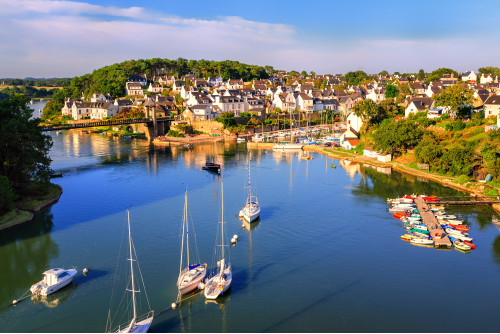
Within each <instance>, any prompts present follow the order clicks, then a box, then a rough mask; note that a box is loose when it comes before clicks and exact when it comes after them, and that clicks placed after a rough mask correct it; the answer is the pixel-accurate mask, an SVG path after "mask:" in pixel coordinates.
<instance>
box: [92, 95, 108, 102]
mask: <svg viewBox="0 0 500 334" xmlns="http://www.w3.org/2000/svg"><path fill="white" fill-rule="evenodd" d="M90 102H113V98H112V97H111V96H109V95H107V94H106V95H104V94H100V93H94V94H92V97H91V98H90Z"/></svg>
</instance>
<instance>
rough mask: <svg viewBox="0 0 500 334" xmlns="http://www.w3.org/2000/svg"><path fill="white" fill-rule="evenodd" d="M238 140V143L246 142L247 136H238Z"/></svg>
mask: <svg viewBox="0 0 500 334" xmlns="http://www.w3.org/2000/svg"><path fill="white" fill-rule="evenodd" d="M236 141H237V142H238V143H244V142H245V138H241V137H238V138H236Z"/></svg>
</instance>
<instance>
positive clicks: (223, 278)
mask: <svg viewBox="0 0 500 334" xmlns="http://www.w3.org/2000/svg"><path fill="white" fill-rule="evenodd" d="M223 183H224V181H223V179H221V203H222V204H221V206H222V214H221V216H222V220H221V223H220V228H221V233H220V234H219V233H217V235H218V236H219V235H220V243H218V245H217V247H220V260H219V261H217V267H218V268H217V272H216V273H215V275H214V276H213V277H211V278H210V279H209V280H208V281H207V283H206V284H205V291H204V294H205V298H206V299H216V298H218V297H219V296H221V295H223V294H224V292H226V291H227V290H228V289H229V287H230V286H231V282H232V281H233V274H232V272H231V264H229V263H226V258H225V252H224V248H225V247H226V246H227V245H224V185H223Z"/></svg>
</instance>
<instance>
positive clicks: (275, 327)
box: [262, 279, 361, 332]
mask: <svg viewBox="0 0 500 334" xmlns="http://www.w3.org/2000/svg"><path fill="white" fill-rule="evenodd" d="M359 282H361V280H360V279H358V280H356V281H353V282H351V283H349V284H347V285H346V286H344V287H342V288H340V289H337V290H334V291H332V292H330V293H328V294H325V295H324V296H323V297H322V298H319V299H317V300H315V301H314V302H312V303H310V304H307V305H305V306H304V307H302V308H301V309H299V310H297V311H295V312H293V313H292V314H290V315H289V316H287V317H285V318H283V319H281V320H279V321H277V322H276V323H275V324H274V325H272V326H271V327H268V328H266V329H264V330H262V331H263V332H272V331H276V330H278V331H279V327H280V326H282V325H286V324H287V323H288V322H289V321H292V320H294V319H296V318H300V316H301V315H302V313H304V312H307V311H310V310H311V309H312V308H314V307H315V306H318V305H320V304H321V303H322V302H325V301H328V300H330V299H331V298H332V297H334V296H336V295H338V294H340V293H342V292H345V291H347V290H349V289H351V288H352V287H353V286H355V285H356V284H359Z"/></svg>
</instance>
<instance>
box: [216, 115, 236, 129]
mask: <svg viewBox="0 0 500 334" xmlns="http://www.w3.org/2000/svg"><path fill="white" fill-rule="evenodd" d="M215 120H216V121H217V122H220V123H222V124H224V128H228V127H230V126H235V125H236V120H235V119H234V113H233V112H230V111H226V112H223V113H222V114H221V115H220V117H217V118H216V119H215Z"/></svg>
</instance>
